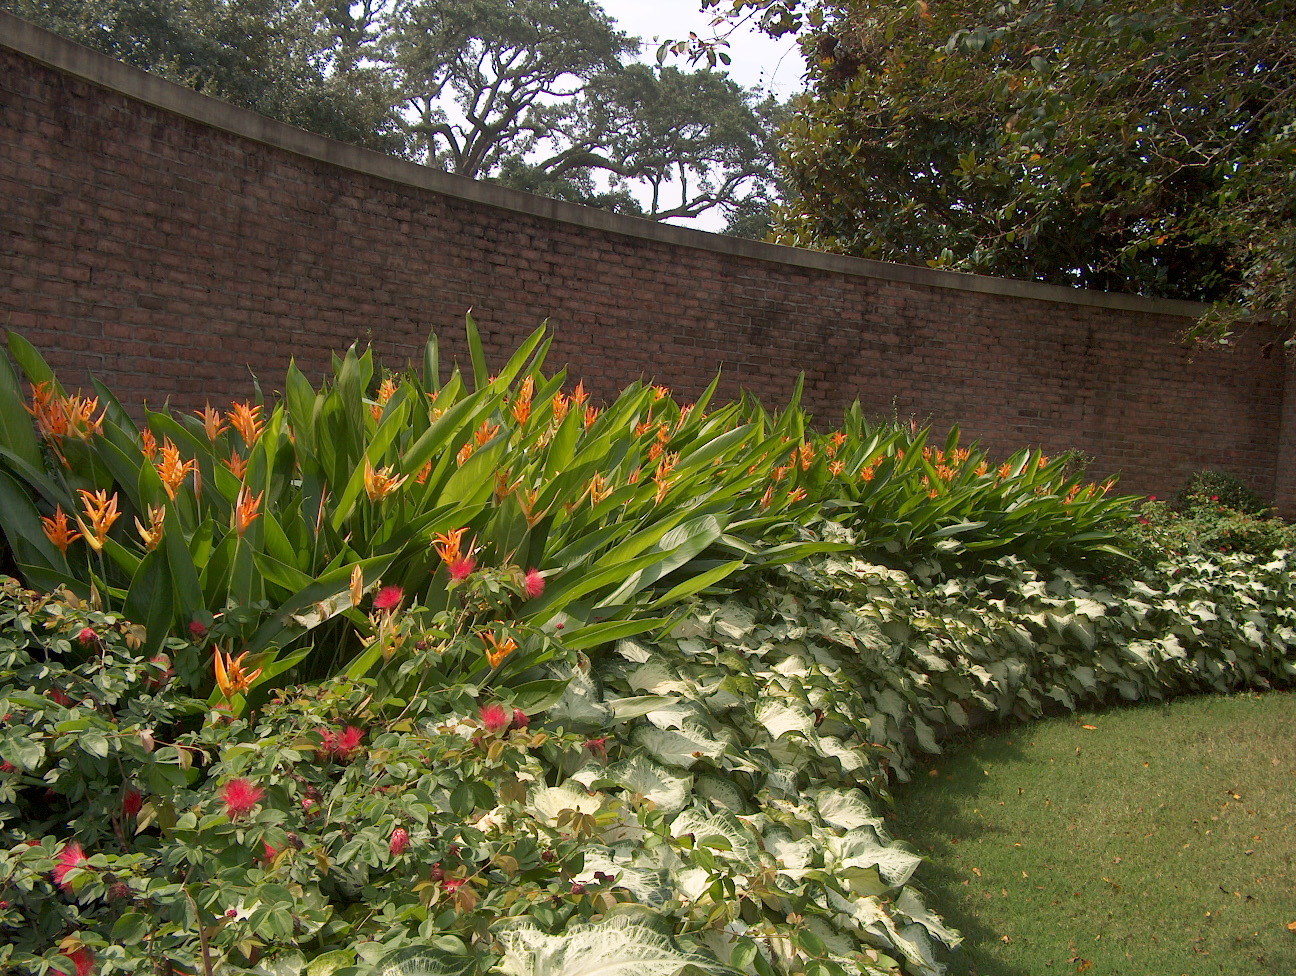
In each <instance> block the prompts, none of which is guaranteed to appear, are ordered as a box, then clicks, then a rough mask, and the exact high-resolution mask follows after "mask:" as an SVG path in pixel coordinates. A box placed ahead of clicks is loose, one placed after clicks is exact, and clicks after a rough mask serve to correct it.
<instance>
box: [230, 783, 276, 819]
mask: <svg viewBox="0 0 1296 976" xmlns="http://www.w3.org/2000/svg"><path fill="white" fill-rule="evenodd" d="M220 796H221V802H222V803H224V804H225V816H227V817H229V818H230V819H231V820H237V819H238V818H239V817H242V816H245V815H247V814H249V813H251V812H252V808H253V807H255V806H256V805H257V804H258V803H260V802H261V798H262V797H263V796H265V790H263V789H261V787H259V786H257V785H255V784H254V783H253V782H252V781H251V780H250V779H244V778H243V777H239V778H238V779H232V780H230V781H229V782H228V783H226V784H225V785H224V786H222V787H221V791H220Z"/></svg>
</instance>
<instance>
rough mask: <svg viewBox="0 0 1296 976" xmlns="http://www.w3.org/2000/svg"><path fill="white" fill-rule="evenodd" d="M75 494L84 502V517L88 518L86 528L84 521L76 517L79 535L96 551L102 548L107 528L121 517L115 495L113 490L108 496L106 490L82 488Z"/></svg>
mask: <svg viewBox="0 0 1296 976" xmlns="http://www.w3.org/2000/svg"><path fill="white" fill-rule="evenodd" d="M77 494H79V495H80V496H81V501H82V502H83V503H84V504H85V509H86V518H88V519H89V520H90V528H89V529H87V528H86V526H85V523H84V522H82V521H81V520H80V519H77V527H78V528H79V529H80V530H81V535H82V537H83V538H84V539H85V541H86V543H87V544H88V545H89V546H90V548H92V549H94V551H95V552H98V551H99V550H100V549H102V548H103V544H104V540H106V539H107V538H108V530H109V529H111V528H112V524H113V523H114V522H116V521H117V520H118V519H119V518H121V512H119V511H117V495H116V493H115V492H114V493H113V496H112V498H109V497H108V492H107V491H106V490H105V491H94V492H92V491H87V490H86V489H84V488H80V489H78V490H77ZM91 529H93V531H91Z"/></svg>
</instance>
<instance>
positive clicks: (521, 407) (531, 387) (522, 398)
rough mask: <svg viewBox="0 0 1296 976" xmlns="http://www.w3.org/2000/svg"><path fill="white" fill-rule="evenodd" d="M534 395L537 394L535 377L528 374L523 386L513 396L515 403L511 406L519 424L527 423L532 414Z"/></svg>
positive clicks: (514, 417)
mask: <svg viewBox="0 0 1296 976" xmlns="http://www.w3.org/2000/svg"><path fill="white" fill-rule="evenodd" d="M533 396H535V378H534V377H531V376H528V377H527V378H526V379H524V380H523V381H522V386H521V387H520V388H519V389H518V392H517V396H515V397H514V398H513V405H512V406H511V407H510V409H511V411H512V413H513V419H514V420H516V421H517V422H518V423H519V424H525V423H526V422H527V418H529V417H530V416H531V398H532V397H533Z"/></svg>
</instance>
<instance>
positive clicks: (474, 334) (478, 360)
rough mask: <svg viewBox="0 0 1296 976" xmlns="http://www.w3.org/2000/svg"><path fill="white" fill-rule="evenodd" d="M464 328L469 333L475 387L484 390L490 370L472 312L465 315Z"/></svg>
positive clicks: (469, 353) (469, 348) (469, 351)
mask: <svg viewBox="0 0 1296 976" xmlns="http://www.w3.org/2000/svg"><path fill="white" fill-rule="evenodd" d="M464 330H465V331H466V332H467V333H468V356H469V358H471V359H472V371H473V389H474V390H484V389H485V388H486V382H487V380H488V379H489V375H490V371H489V370H488V369H487V367H486V353H485V351H484V350H483V349H482V341H481V333H480V332H478V331H477V320H476V319H475V318H473V316H472V312H469V313H468V314H467V315H465V316H464Z"/></svg>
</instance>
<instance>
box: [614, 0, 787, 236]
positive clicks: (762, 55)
mask: <svg viewBox="0 0 1296 976" xmlns="http://www.w3.org/2000/svg"><path fill="white" fill-rule="evenodd" d="M601 3H602V6H603V9H604V10H606V11H607V12H608V14H609V16H611V17H612V18H613V19H614V20H615V21H616V22H617V26H619V27H620V28H621V29H622V30H623V31H625V32H626V33H627V34H631V35H634V36H637V37H639V38H640V39H641V40H642V42H643V49H642V53H641V55H640V60H642V61H644V62H645V63H647V64H656V63H657V48H658V47H659V46H660V43H661V41H663V40H679V39H680V38H684V37H687V36H688V33H689V31H694V32H695V33H697V34H698V36H700V37H713V36H715V34H716V31H717V28H715V27H712V26H711V21H712V19H714V16H715V15H714V12H707V13H702V12H701V11H700V10H699V7H700V6H701V4H700V3H699V0H601ZM721 29H723V28H721ZM728 40H729V47H728V48H727V49H725V50H726V51H727V53H728V54H729V56H730V57H731V58H732V59H733V60H732V63H731V64H730V65H729V68H728V71H729V75H730V77H732V78H733V80H734V81H736V82H738V84H740V85H742V86H743V87H745V88H757V87H759V88H760V89H761V90H762V91H765V92H769V93H771V94H773V95H774V96H775V97H777V98H778V99H779V100H780V101H782V100H786V99H788V98H790V97H791V96H792V95H795V94H796V93H797V92H799V91H801V90H803V88H804V84H803V82H802V74H803V72H804V65H803V64H802V61H801V55H800V52H799V51H798V50H797V47H796V42H795V40H794V39H793V38H791V37H785V38H783V39H782V40H777V41H776V40H774V39H773V38H771V37H768V36H767V35H765V34H762V33H760V32H759V31H755V30H752V29H751V28H749V27H747V26H745V25H740V26H739V27H738V28H737V29H736V30H734V31H733V32H732V33H730V34H729V36H728ZM667 63H668V64H672V63H673V64H676V65H678V66H679V67H680V68H681V69H683V70H688V68H689V64H688V62H687V60H686V59H684V58H679V59H677V60H674V61H668V62H667ZM671 223H677V224H680V225H682V226H685V227H692V228H695V229H696V230H709V231H718V230H721V229H722V228H723V227H724V224H725V220H724V217H723V216H722V215H721V214H720V213H719V212H718V211H714V210H712V211H708V212H707V213H705V214H703V215H702V216H701V217H698V218H696V219H693V220H683V219H679V220H672V221H671Z"/></svg>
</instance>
